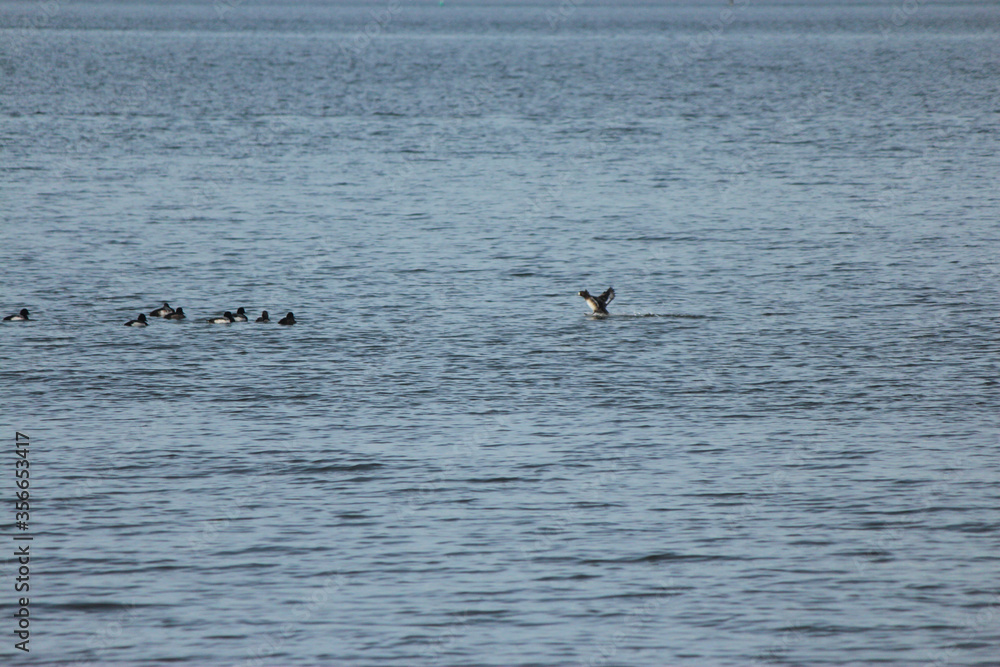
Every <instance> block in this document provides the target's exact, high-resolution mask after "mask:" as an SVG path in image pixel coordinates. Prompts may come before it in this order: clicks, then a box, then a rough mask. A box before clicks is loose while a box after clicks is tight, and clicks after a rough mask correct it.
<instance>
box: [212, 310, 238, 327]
mask: <svg viewBox="0 0 1000 667" xmlns="http://www.w3.org/2000/svg"><path fill="white" fill-rule="evenodd" d="M235 321H236V320H234V319H233V314H232V313H230V312H229V311H228V310H227V311H226V312H225V313H223V314H222V317H212V318H209V320H208V323H209V324H229V323H231V322H235Z"/></svg>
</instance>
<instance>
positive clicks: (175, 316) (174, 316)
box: [166, 308, 187, 320]
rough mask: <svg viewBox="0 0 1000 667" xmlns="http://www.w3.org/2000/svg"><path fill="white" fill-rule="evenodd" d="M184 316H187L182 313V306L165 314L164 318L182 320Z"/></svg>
mask: <svg viewBox="0 0 1000 667" xmlns="http://www.w3.org/2000/svg"><path fill="white" fill-rule="evenodd" d="M185 317H187V316H186V315H185V314H184V309H183V308H178V309H177V310H175V311H174V312H172V313H170V314H169V315H167V316H166V319H168V320H183V319H184V318H185Z"/></svg>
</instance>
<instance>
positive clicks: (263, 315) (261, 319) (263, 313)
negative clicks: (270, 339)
mask: <svg viewBox="0 0 1000 667" xmlns="http://www.w3.org/2000/svg"><path fill="white" fill-rule="evenodd" d="M256 321H257V322H270V321H271V318H269V317H268V316H267V311H266V310H262V311H260V317H258V318H257V320H256Z"/></svg>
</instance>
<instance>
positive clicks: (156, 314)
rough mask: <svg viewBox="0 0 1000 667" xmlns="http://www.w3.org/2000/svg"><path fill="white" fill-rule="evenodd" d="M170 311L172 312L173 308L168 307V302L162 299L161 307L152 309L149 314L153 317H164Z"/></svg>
mask: <svg viewBox="0 0 1000 667" xmlns="http://www.w3.org/2000/svg"><path fill="white" fill-rule="evenodd" d="M172 312H174V309H173V308H171V307H170V304H169V303H167V302H166V301H164V302H163V307H162V308H157V309H156V310H154V311H153V312H151V313H150V315H151V316H153V317H166V316H167V315H169V314H170V313H172Z"/></svg>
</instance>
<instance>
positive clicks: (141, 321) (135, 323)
mask: <svg viewBox="0 0 1000 667" xmlns="http://www.w3.org/2000/svg"><path fill="white" fill-rule="evenodd" d="M125 326H127V327H145V326H149V323H148V322H146V316H145V315H143V314H142V313H139V317H137V318H135V319H134V320H129V321H128V322H126V323H125Z"/></svg>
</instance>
